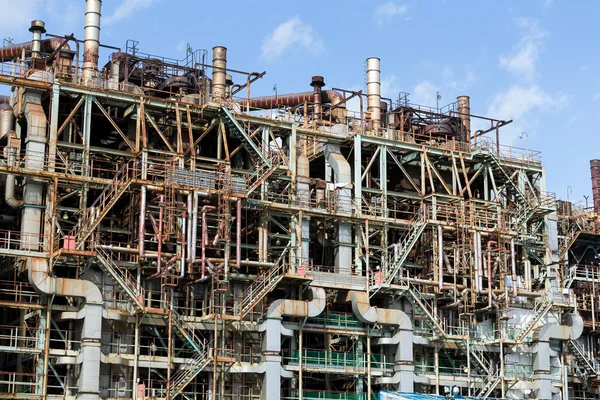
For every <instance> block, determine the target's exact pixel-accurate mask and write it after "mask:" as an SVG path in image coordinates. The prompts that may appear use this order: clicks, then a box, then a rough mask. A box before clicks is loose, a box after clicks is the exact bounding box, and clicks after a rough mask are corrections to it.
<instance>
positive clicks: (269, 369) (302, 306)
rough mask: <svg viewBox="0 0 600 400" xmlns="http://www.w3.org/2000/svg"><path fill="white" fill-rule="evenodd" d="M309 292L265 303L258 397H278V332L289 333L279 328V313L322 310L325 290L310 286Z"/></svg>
mask: <svg viewBox="0 0 600 400" xmlns="http://www.w3.org/2000/svg"><path fill="white" fill-rule="evenodd" d="M310 292H311V295H312V298H311V299H310V300H308V301H302V300H285V299H281V300H276V301H274V302H273V303H272V304H271V305H270V306H269V310H268V311H267V318H266V320H265V322H263V327H264V330H265V335H264V339H263V362H264V365H265V374H264V381H263V385H262V390H261V399H262V400H272V399H280V398H281V335H282V333H283V334H287V335H288V336H292V333H293V332H291V331H288V330H286V329H285V328H283V326H282V324H281V317H283V316H289V317H305V318H306V317H317V316H319V315H320V314H321V313H322V312H323V310H325V306H326V296H325V290H324V289H323V288H316V287H310Z"/></svg>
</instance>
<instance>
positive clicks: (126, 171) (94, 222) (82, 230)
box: [70, 163, 133, 250]
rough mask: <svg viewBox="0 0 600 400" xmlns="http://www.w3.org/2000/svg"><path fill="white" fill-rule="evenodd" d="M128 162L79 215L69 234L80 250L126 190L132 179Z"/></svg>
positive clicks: (76, 247)
mask: <svg viewBox="0 0 600 400" xmlns="http://www.w3.org/2000/svg"><path fill="white" fill-rule="evenodd" d="M130 170H131V168H130V165H129V163H126V164H124V165H123V166H122V167H121V169H119V171H117V173H116V174H115V176H114V178H113V179H112V181H111V182H110V183H109V184H108V186H106V188H105V189H104V190H103V191H102V193H100V195H99V196H98V198H97V199H96V201H94V203H93V204H92V205H91V207H89V208H87V209H85V211H84V212H83V213H81V215H80V216H79V221H78V222H77V225H75V227H74V228H73V230H72V231H71V233H70V235H71V236H74V237H75V249H76V250H82V249H83V248H84V245H85V240H86V239H87V238H88V237H89V236H90V235H91V234H92V232H93V231H94V229H96V228H97V227H98V225H100V222H101V221H102V219H103V218H104V217H105V216H106V214H108V212H109V211H110V210H111V208H112V207H113V206H114V205H115V204H116V203H117V201H119V199H120V198H121V196H122V195H123V193H125V192H126V191H127V189H128V188H129V186H130V185H131V182H132V181H133V179H132V176H131V174H130V172H131V171H130Z"/></svg>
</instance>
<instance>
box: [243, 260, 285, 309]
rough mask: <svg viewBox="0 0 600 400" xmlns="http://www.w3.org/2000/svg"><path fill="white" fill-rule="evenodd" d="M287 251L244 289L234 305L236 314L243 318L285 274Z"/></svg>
mask: <svg viewBox="0 0 600 400" xmlns="http://www.w3.org/2000/svg"><path fill="white" fill-rule="evenodd" d="M286 253H287V252H286V251H284V252H283V253H282V255H281V256H280V257H279V259H278V260H277V261H276V262H275V265H273V266H272V267H271V268H269V269H268V270H266V271H264V272H263V273H261V274H260V275H258V276H257V277H256V278H255V279H254V281H253V282H252V283H251V284H250V286H248V287H247V288H246V290H244V292H243V293H242V295H241V296H240V297H239V298H238V300H237V301H236V302H235V305H234V309H233V311H234V315H235V316H236V317H238V318H239V319H243V318H244V317H245V316H246V315H247V314H248V313H249V312H250V311H252V309H253V308H254V307H255V306H256V305H257V304H258V303H259V302H260V301H261V300H262V299H263V298H264V297H265V296H266V295H267V294H268V293H269V292H271V291H272V290H273V289H275V287H276V286H277V285H278V284H279V282H281V280H282V279H283V277H284V276H285V273H286V269H287V264H286V263H285V255H286Z"/></svg>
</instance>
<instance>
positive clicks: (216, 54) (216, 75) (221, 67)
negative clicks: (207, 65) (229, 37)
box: [212, 46, 227, 101]
mask: <svg viewBox="0 0 600 400" xmlns="http://www.w3.org/2000/svg"><path fill="white" fill-rule="evenodd" d="M212 76H213V82H212V84H213V86H212V97H213V101H220V100H221V99H223V98H225V95H226V91H227V48H226V47H223V46H215V47H213V72H212Z"/></svg>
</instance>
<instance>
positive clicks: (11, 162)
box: [0, 103, 23, 208]
mask: <svg viewBox="0 0 600 400" xmlns="http://www.w3.org/2000/svg"><path fill="white" fill-rule="evenodd" d="M14 134H15V133H14V131H13V109H12V107H11V106H9V105H8V104H6V103H0V139H2V138H4V137H7V138H8V139H7V140H9V141H10V139H11V137H12V136H14ZM7 151H8V152H9V154H8V166H9V167H14V166H15V158H16V156H17V155H16V154H15V151H16V149H13V148H12V147H10V146H7ZM4 200H5V201H6V204H8V205H9V207H12V208H19V207H21V206H22V205H23V200H18V199H17V198H16V197H15V176H14V175H13V174H9V175H7V176H6V189H5V192H4Z"/></svg>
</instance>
